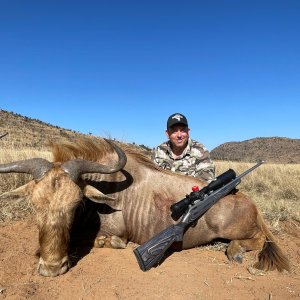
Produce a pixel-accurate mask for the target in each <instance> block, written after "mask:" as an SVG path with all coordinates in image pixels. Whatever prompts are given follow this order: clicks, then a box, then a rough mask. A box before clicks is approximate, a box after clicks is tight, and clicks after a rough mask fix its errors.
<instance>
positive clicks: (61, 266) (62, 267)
mask: <svg viewBox="0 0 300 300" xmlns="http://www.w3.org/2000/svg"><path fill="white" fill-rule="evenodd" d="M69 268H70V262H69V259H68V258H63V259H62V261H61V262H60V263H56V264H47V263H45V262H43V261H42V260H41V259H40V262H39V265H38V270H37V271H38V273H39V274H40V275H42V276H47V277H55V276H58V275H62V274H64V273H66V272H67V271H68V270H69Z"/></svg>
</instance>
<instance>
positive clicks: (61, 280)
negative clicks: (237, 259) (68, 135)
mask: <svg viewBox="0 0 300 300" xmlns="http://www.w3.org/2000/svg"><path fill="white" fill-rule="evenodd" d="M282 228H283V229H282V230H281V231H280V232H279V233H278V234H276V237H277V239H278V242H279V245H280V246H281V248H282V249H283V250H284V251H285V252H286V253H287V255H288V257H289V258H290V261H291V268H292V270H291V273H287V272H283V273H279V272H277V271H272V272H268V273H263V272H262V273H256V274H253V272H251V270H252V269H251V265H252V264H253V263H254V261H255V256H256V255H257V253H255V252H249V253H247V254H246V256H245V259H244V262H243V264H236V263H230V262H228V260H227V258H226V256H225V253H224V251H216V250H208V249H207V248H195V249H191V250H184V251H181V252H176V253H174V254H172V255H171V256H169V257H168V258H167V259H166V260H165V261H164V262H163V263H162V264H161V265H160V266H158V267H157V268H153V269H151V270H150V271H148V272H142V271H141V270H140V269H139V266H138V263H137V261H136V259H135V256H134V254H133V251H132V250H133V248H134V247H135V246H136V245H133V244H129V245H128V247H127V249H124V250H114V249H91V250H90V252H89V253H86V254H85V255H84V256H83V257H81V258H80V259H79V260H78V261H77V263H76V264H75V265H74V266H73V267H72V268H71V269H70V271H69V272H67V273H66V274H64V275H61V276H59V277H54V278H48V277H42V276H40V275H38V274H37V272H36V267H37V258H36V256H35V252H36V250H37V248H38V240H37V228H36V226H35V224H34V222H33V221H30V220H25V221H15V222H8V223H4V224H1V226H0V299H64V300H65V299H72V300H75V299H84V300H86V299H228V300H229V299H269V300H270V299H272V300H275V299H280V300H281V299H284V300H287V299H300V268H299V263H300V250H299V249H300V232H299V224H294V223H285V224H282Z"/></svg>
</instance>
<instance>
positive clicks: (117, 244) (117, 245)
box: [94, 235, 126, 249]
mask: <svg viewBox="0 0 300 300" xmlns="http://www.w3.org/2000/svg"><path fill="white" fill-rule="evenodd" d="M94 246H95V247H96V248H104V247H105V248H114V249H124V248H126V243H124V242H123V240H122V239H121V238H119V237H118V236H116V235H113V236H110V237H107V236H105V235H101V236H98V237H97V238H96V239H95V242H94Z"/></svg>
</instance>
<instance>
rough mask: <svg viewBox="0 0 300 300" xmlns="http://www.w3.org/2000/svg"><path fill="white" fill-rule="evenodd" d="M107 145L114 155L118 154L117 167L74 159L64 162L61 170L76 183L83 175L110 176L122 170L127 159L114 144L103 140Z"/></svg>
mask: <svg viewBox="0 0 300 300" xmlns="http://www.w3.org/2000/svg"><path fill="white" fill-rule="evenodd" d="M105 141H106V142H107V143H109V144H110V145H111V146H112V147H113V148H114V150H115V151H116V153H117V154H118V158H119V161H118V163H117V165H115V166H105V165H101V164H99V163H97V162H94V161H87V160H82V159H74V160H70V161H67V162H65V163H64V164H62V166H61V167H62V169H63V170H65V172H67V173H69V175H70V177H71V178H72V180H73V181H75V182H76V181H77V180H78V178H79V176H80V175H82V174H85V173H100V174H112V173H116V172H118V171H120V170H121V169H123V168H124V166H125V164H126V162H127V157H126V154H125V153H124V151H123V150H122V149H121V148H120V147H118V146H117V145H116V144H115V143H113V142H111V141H109V140H107V139H105Z"/></svg>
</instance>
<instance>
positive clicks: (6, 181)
mask: <svg viewBox="0 0 300 300" xmlns="http://www.w3.org/2000/svg"><path fill="white" fill-rule="evenodd" d="M33 157H42V158H46V159H49V160H50V159H51V153H50V152H47V151H35V150H32V149H23V150H11V149H4V150H3V149H1V150H0V163H1V164H3V163H8V162H13V161H18V160H22V159H28V158H33ZM30 179H31V176H30V175H27V174H17V173H9V174H0V195H1V194H2V193H4V192H7V191H11V190H14V189H16V188H17V187H19V186H22V185H24V184H25V183H27V182H28V181H29V180H30ZM32 213H33V208H32V206H31V203H30V202H28V201H26V200H23V199H18V200H13V199H0V222H4V221H8V220H17V219H24V218H26V217H28V216H30V215H31V214H32Z"/></svg>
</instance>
